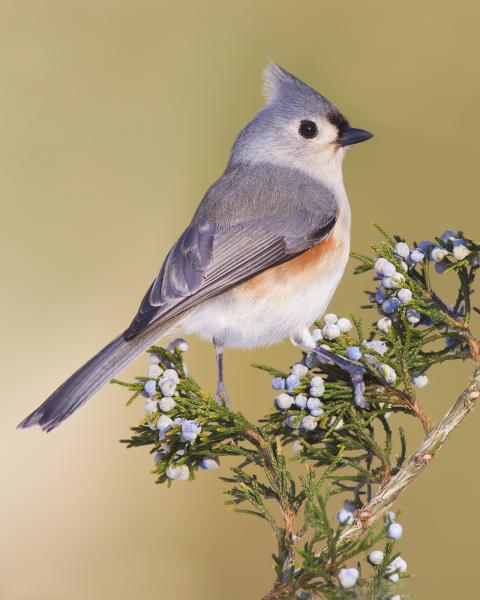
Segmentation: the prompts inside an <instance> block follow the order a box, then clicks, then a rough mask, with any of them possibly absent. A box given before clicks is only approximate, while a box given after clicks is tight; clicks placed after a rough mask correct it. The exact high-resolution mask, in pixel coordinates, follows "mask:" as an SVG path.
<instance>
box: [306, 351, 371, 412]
mask: <svg viewBox="0 0 480 600" xmlns="http://www.w3.org/2000/svg"><path fill="white" fill-rule="evenodd" d="M314 352H315V353H316V355H317V357H318V360H319V361H320V362H327V361H331V362H333V363H334V364H336V365H337V366H339V367H340V368H341V369H343V370H344V371H346V372H347V373H348V374H349V375H350V379H351V380H352V385H353V397H354V400H355V404H356V406H358V407H359V408H368V402H367V401H366V400H365V396H364V392H365V383H364V381H363V377H364V375H365V373H366V372H367V369H366V367H364V366H363V365H358V364H355V363H353V362H351V361H349V360H347V359H346V358H343V357H341V356H337V355H336V354H334V353H333V352H330V351H329V350H325V349H324V348H322V347H319V346H317V347H316V348H315V350H314Z"/></svg>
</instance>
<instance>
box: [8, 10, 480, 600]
mask: <svg viewBox="0 0 480 600" xmlns="http://www.w3.org/2000/svg"><path fill="white" fill-rule="evenodd" d="M479 18H480V7H479V4H478V2H475V1H473V0H456V1H455V2H448V1H446V2H441V3H439V2H437V1H435V0H423V2H418V1H413V0H404V1H403V2H401V3H398V2H394V1H390V0H362V1H357V2H353V1H351V0H350V1H346V0H336V1H335V2H331V1H328V2H327V1H324V0H308V1H307V0H297V1H295V2H292V1H285V2H278V1H276V0H261V1H258V0H243V1H242V2H225V1H224V0H223V1H216V0H209V1H208V2H194V1H190V2H188V1H184V2H166V1H163V0H155V1H148V0H103V1H100V2H99V1H98V0H94V1H92V0H81V1H80V0H58V1H54V0H44V1H42V2H37V1H35V0H30V1H28V0H15V1H7V0H0V199H1V202H2V219H1V222H0V228H1V237H0V244H1V252H0V260H1V263H2V282H3V286H2V287H3V289H2V293H1V294H0V303H1V314H2V326H1V329H2V345H1V352H2V357H1V365H2V370H3V375H2V403H1V413H2V414H1V427H2V434H1V436H0V444H1V450H0V451H1V457H2V458H1V460H0V469H1V473H0V477H1V482H2V491H1V493H0V519H1V521H0V527H1V530H0V598H2V599H3V600H77V599H78V600H84V599H86V598H88V599H89V600H100V599H109V598H116V600H127V599H132V598H134V599H135V600H153V599H159V598H161V599H171V598H175V599H176V600H187V599H199V600H207V599H209V600H212V599H216V598H229V599H230V600H245V599H250V598H251V599H255V598H259V597H260V596H261V595H262V594H263V593H264V592H266V591H267V590H268V589H269V586H270V583H271V581H272V578H273V571H272V563H271V559H270V553H271V552H272V551H273V549H274V546H273V538H272V536H271V534H270V532H269V530H268V529H267V526H266V525H265V526H264V525H263V524H262V523H261V522H257V521H256V520H254V519H250V518H248V517H245V516H243V515H236V514H233V513H231V512H229V510H227V509H225V508H224V507H223V506H222V502H223V497H222V488H223V485H222V484H221V483H220V482H219V481H218V478H217V475H216V474H212V473H205V474H203V475H202V476H201V477H198V479H197V481H196V482H195V483H194V484H175V485H174V486H173V487H172V488H171V489H170V490H168V489H167V488H164V487H157V486H155V485H154V477H153V476H152V475H151V474H150V473H149V471H150V469H151V465H152V463H151V456H150V455H148V453H147V452H146V451H144V450H130V451H126V449H125V447H124V446H122V445H121V444H119V443H118V440H119V439H120V438H122V437H126V436H127V435H128V430H129V426H131V425H133V424H135V423H136V422H137V421H138V419H139V418H140V417H141V414H142V408H141V406H140V404H138V405H133V406H132V407H130V408H125V401H126V399H127V393H126V392H125V391H124V390H122V389H120V388H113V387H109V388H107V389H104V390H103V391H102V392H101V393H99V394H98V395H97V397H96V398H95V399H94V400H93V401H91V402H90V403H89V404H88V405H87V406H86V407H84V408H83V409H82V410H81V411H79V412H78V413H77V414H75V416H74V418H72V419H70V420H69V421H67V422H66V423H65V424H64V425H63V426H62V427H60V428H59V429H58V430H55V431H54V432H53V433H51V434H49V435H45V434H43V433H41V432H40V431H38V430H29V431H16V430H15V426H16V424H17V423H18V422H19V421H20V420H21V419H22V418H23V417H24V416H25V415H26V414H27V413H29V412H30V411H31V410H32V409H33V408H34V407H36V406H37V405H38V404H39V403H40V402H41V401H43V400H44V399H45V397H46V396H47V395H48V394H49V393H50V392H51V391H52V390H53V389H54V388H55V387H56V386H57V385H58V384H60V383H61V382H62V381H63V380H64V379H65V378H66V377H67V376H68V375H70V373H71V372H72V371H73V370H74V369H76V368H77V367H78V366H79V365H80V364H82V363H83V362H84V361H85V360H86V359H87V358H89V357H90V356H91V355H92V354H93V353H94V352H96V351H97V350H98V349H99V348H100V347H101V346H103V344H104V343H105V342H107V341H108V340H109V339H111V337H113V336H114V335H116V334H117V333H118V332H119V331H120V330H122V329H123V328H124V327H125V326H126V325H127V324H128V323H129V322H130V319H131V317H132V316H133V314H134V312H135V311H136V309H137V306H138V303H139V301H140V299H141V297H142V296H143V293H144V291H145V290H146V288H147V286H148V285H149V284H150V282H151V280H152V279H153V277H154V276H155V275H156V272H157V270H158V268H159V265H160V263H161V260H162V258H163V256H164V255H165V253H166V252H167V250H168V249H169V247H170V245H171V244H172V243H173V242H174V241H175V239H176V238H177V236H178V235H179V234H180V233H181V231H182V230H183V228H184V226H185V225H186V224H187V222H188V221H189V219H190V217H191V215H192V212H193V210H194V208H195V207H196V205H197V203H198V202H199V200H200V199H201V197H202V195H203V193H204V192H205V190H206V189H207V187H208V186H209V185H210V183H211V182H213V180H214V179H215V178H216V177H217V176H218V175H219V174H220V173H221V172H222V170H223V168H224V166H225V163H226V160H227V156H228V152H229V149H230V146H231V144H232V142H233V139H234V137H235V135H236V134H237V132H238V131H239V130H240V128H241V127H242V126H243V125H244V124H245V123H246V122H247V121H248V120H249V119H250V118H251V117H252V115H253V114H254V113H255V112H256V111H257V110H259V109H260V108H261V106H262V99H261V94H260V74H261V71H262V68H263V67H264V65H265V63H266V61H267V58H268V57H271V58H273V59H274V60H276V61H277V62H279V64H281V65H282V66H284V67H285V68H287V69H288V70H291V71H292V72H293V73H295V74H296V75H297V76H299V77H300V78H302V79H304V80H305V81H307V82H308V83H309V84H311V85H312V86H314V87H315V88H317V89H318V90H319V91H321V92H322V93H324V94H325V95H326V96H327V97H328V98H330V99H331V100H333V101H334V102H335V103H336V104H337V105H338V106H339V107H340V108H341V110H342V111H344V113H345V114H346V115H347V116H348V117H349V118H350V120H351V123H352V125H353V126H356V127H363V128H366V129H369V130H371V131H373V132H375V135H376V137H375V138H374V140H372V141H371V142H369V143H368V144H365V145H361V146H358V147H354V148H352V150H351V151H350V152H349V154H348V157H347V160H346V163H345V178H346V184H347V190H348V193H349V196H350V200H351V205H352V211H353V244H352V246H353V249H355V250H358V251H361V252H362V251H368V248H369V246H370V244H371V243H372V242H373V241H374V240H375V239H377V235H376V232H375V231H374V230H373V228H372V225H371V223H372V221H374V220H375V221H378V222H381V223H382V224H384V225H385V226H386V227H387V228H388V229H389V230H390V231H393V232H397V231H398V232H401V233H404V234H405V235H407V236H408V237H409V238H410V239H417V240H418V239H424V238H429V237H432V236H433V235H435V234H437V235H438V234H440V233H441V232H442V231H443V230H444V229H446V228H460V229H462V228H464V229H465V231H466V232H467V233H468V234H470V235H471V236H472V237H477V238H478V235H479V229H478V228H479V213H478V206H479V203H478V196H477V185H478V151H477V146H478V137H479V135H480V124H479V120H478V119H477V118H476V116H477V110H478V106H479V96H480V79H479V77H478V72H479V55H480V54H479V51H480V39H479V37H478V22H479ZM353 262H354V261H351V264H350V267H349V271H348V272H347V274H346V276H345V278H344V280H343V282H342V284H341V287H340V289H339V290H338V292H337V294H336V296H335V299H334V302H333V303H332V306H331V309H332V310H334V311H335V312H337V313H339V314H345V313H346V312H347V311H349V310H351V309H356V308H357V307H358V306H359V305H360V304H361V303H362V302H363V300H364V298H363V296H362V290H363V289H364V288H365V287H367V283H368V279H366V278H353V277H352V272H351V271H352V267H353ZM368 316H369V315H367V317H368ZM189 341H190V344H191V350H190V352H189V354H188V355H187V360H188V363H189V365H190V368H191V371H192V372H193V374H194V376H195V377H196V378H197V379H198V380H200V381H201V382H202V383H203V384H204V386H205V387H206V388H207V389H210V390H213V389H214V384H215V373H214V360H213V353H212V350H211V348H210V346H209V345H207V344H204V343H202V342H200V341H198V340H196V339H191V340H189ZM297 357H298V351H297V350H295V349H294V348H293V347H292V346H291V345H290V344H289V343H288V342H285V343H284V344H282V345H279V346H275V347H272V348H271V349H261V350H257V351H248V352H247V351H227V356H226V369H227V373H226V376H227V383H228V386H229V389H230V394H231V396H232V399H233V403H234V405H235V406H236V407H237V408H239V409H241V410H243V411H245V413H246V414H247V415H248V416H249V417H251V418H256V417H259V416H260V415H262V414H263V413H264V412H265V411H266V410H267V409H268V408H269V407H270V406H271V402H272V398H273V394H272V392H271V390H270V381H269V378H268V377H267V376H266V375H265V374H263V373H261V372H257V371H255V370H254V369H252V368H251V367H250V364H251V363H252V362H255V361H262V362H268V363H270V364H273V365H275V366H278V367H287V366H289V365H290V364H291V363H292V362H294V361H295V360H296V359H297ZM145 366H146V360H145V359H144V358H143V359H141V360H139V361H138V362H137V363H136V364H135V365H134V366H132V367H131V368H129V369H128V370H127V371H126V372H124V378H128V377H133V376H134V375H135V374H141V373H143V371H144V369H145ZM468 370H469V369H468V367H467V366H462V365H460V366H458V365H456V366H451V367H448V368H445V369H444V370H442V371H441V372H437V373H435V372H433V373H432V377H431V379H432V383H431V385H430V386H429V388H428V389H427V390H425V392H424V393H423V392H422V397H423V399H424V402H425V406H426V408H427V411H430V412H431V413H432V414H433V415H434V416H435V417H439V416H440V415H441V414H442V411H445V409H446V408H447V406H448V405H449V403H451V402H452V400H453V398H454V397H456V395H457V394H458V393H459V391H460V390H461V389H462V387H463V385H464V383H465V381H466V378H467V376H468ZM479 427H480V421H479V418H478V414H474V415H473V416H472V417H471V418H470V419H468V420H467V422H466V423H465V424H464V425H463V426H462V427H461V430H460V431H458V432H456V434H455V435H454V436H453V438H452V439H451V441H450V442H449V444H448V447H447V448H446V449H445V450H444V451H443V452H442V453H441V454H440V456H439V457H438V458H437V459H436V460H435V461H434V462H433V464H432V465H431V466H430V467H429V468H428V470H427V472H426V473H425V474H423V475H422V476H421V478H419V479H418V481H417V482H416V483H415V485H414V486H412V487H411V488H410V489H409V490H408V491H407V492H406V493H405V495H404V496H403V497H402V498H401V501H400V503H399V506H401V508H402V509H403V512H402V517H401V522H402V523H403V525H404V527H405V536H404V539H403V540H402V541H401V543H400V544H399V549H401V551H402V554H403V555H404V556H405V558H406V559H407V561H408V563H409V565H410V569H411V571H412V572H413V573H415V577H414V578H413V579H411V580H410V581H408V582H407V584H406V585H405V586H404V588H403V589H404V591H405V593H407V592H408V593H410V594H411V596H412V597H413V598H427V597H428V598H436V600H440V599H447V598H451V597H452V595H453V594H455V593H457V594H458V592H459V586H461V587H462V589H463V591H464V594H463V595H464V597H474V596H475V591H474V590H475V589H477V587H476V586H477V582H478V575H477V573H478V552H477V546H478V537H479V535H480V524H479V521H478V519H476V518H475V519H469V515H472V514H475V513H474V512H473V511H474V510H476V507H477V506H478V504H479V502H480V484H479V483H478V477H476V468H477V455H478V439H479V436H478V430H479ZM409 433H410V435H411V440H412V442H414V441H415V440H418V439H419V438H420V434H421V432H420V430H419V427H418V425H417V424H416V423H413V422H412V423H410V424H409ZM223 472H224V473H226V472H227V469H226V468H225V467H224V471H223ZM459 582H461V583H459Z"/></svg>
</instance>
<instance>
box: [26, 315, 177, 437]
mask: <svg viewBox="0 0 480 600" xmlns="http://www.w3.org/2000/svg"><path fill="white" fill-rule="evenodd" d="M171 327H172V323H171V322H167V323H164V324H162V325H157V326H156V327H153V328H150V329H149V330H147V331H143V332H141V333H139V334H138V335H137V336H136V337H134V338H133V339H131V340H128V341H127V340H125V339H124V337H123V334H122V335H119V336H118V337H116V338H115V339H114V340H112V341H111V342H110V343H109V344H107V345H106V346H105V348H103V350H100V352H99V353H98V354H96V355H95V356H94V357H93V358H91V359H90V360H89V361H88V362H87V363H86V364H84V365H83V367H80V369H78V371H75V373H74V374H73V375H71V376H70V377H69V378H68V379H67V380H66V381H65V382H64V383H62V385H61V386H60V387H59V388H57V389H56V390H55V391H54V392H53V394H52V395H51V396H49V397H48V398H47V399H46V400H45V402H44V403H43V404H41V405H40V406H39V407H38V408H37V409H36V410H34V411H33V413H32V414H31V415H29V416H28V417H27V418H26V419H24V420H23V421H22V422H21V423H20V424H19V425H18V428H19V429H25V428H26V427H32V426H34V425H38V426H39V427H41V428H42V429H43V430H44V431H51V430H52V429H54V428H55V427H57V426H58V425H60V423H62V421H65V419H67V418H68V417H69V416H70V415H72V414H73V413H74V412H75V411H76V410H77V409H79V408H80V407H81V406H82V405H83V404H85V402H87V400H89V399H90V398H91V397H92V396H93V395H94V394H95V392H97V391H98V390H99V389H100V388H101V387H102V386H104V385H105V384H106V383H107V382H108V381H110V380H111V379H112V377H114V376H115V375H116V373H118V372H119V371H121V370H122V369H123V367H125V366H126V365H128V364H129V363H130V362H132V360H134V359H135V358H136V357H137V356H139V355H140V354H141V353H142V352H143V351H144V350H146V349H147V348H148V347H149V346H151V345H152V344H153V343H154V342H156V341H157V340H158V339H160V338H161V337H162V336H163V335H165V334H166V333H167V332H168V330H169V329H171Z"/></svg>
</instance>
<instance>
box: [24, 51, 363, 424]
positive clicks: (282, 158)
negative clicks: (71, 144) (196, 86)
mask: <svg viewBox="0 0 480 600" xmlns="http://www.w3.org/2000/svg"><path fill="white" fill-rule="evenodd" d="M264 76H265V85H264V90H265V97H266V106H265V107H264V108H263V110H261V111H260V112H259V113H258V114H257V115H256V116H255V117H254V118H253V119H252V121H250V123H248V124H247V126H246V127H245V128H244V129H243V130H242V131H241V132H240V135H239V136H238V138H237V140H236V141H235V144H234V145H233V148H232V151H231V155H230V160H229V161H228V164H227V167H226V169H225V172H224V173H223V175H222V176H221V177H220V178H219V179H218V180H217V181H216V182H215V183H214V184H213V185H212V186H211V188H210V189H209V190H208V191H207V193H206V195H205V197H204V198H203V200H202V202H201V203H200V205H199V207H198V209H197V211H196V213H195V214H194V216H193V219H192V221H191V223H190V225H189V226H188V227H187V228H186V230H185V231H184V232H183V234H182V235H181V236H180V238H179V239H178V241H177V242H176V243H175V244H174V245H173V247H172V249H171V250H170V252H169V253H168V255H167V257H166V259H165V261H164V263H163V265H162V267H161V269H160V273H159V274H158V276H157V278H156V279H155V281H154V282H153V283H152V285H151V286H150V288H149V289H148V291H147V293H146V295H145V297H144V298H143V300H142V303H141V305H140V308H139V310H138V313H137V315H136V316H135V318H134V319H133V321H132V323H131V325H130V326H129V327H128V328H127V329H126V330H125V331H124V332H123V333H122V334H120V335H119V336H118V337H116V338H115V339H114V340H113V341H111V342H110V343H109V344H108V345H107V346H106V347H105V348H103V350H100V352H99V353H98V354H96V355H95V356H94V357H93V358H92V359H90V360H89V361H88V362H87V363H86V364H85V365H84V366H83V367H81V368H80V369H79V370H78V371H76V372H75V373H74V374H73V375H72V376H71V377H69V379H67V380H66V381H65V382H64V383H63V384H62V385H61V386H60V387H59V388H58V389H57V390H56V391H55V392H53V394H52V395H51V396H50V397H49V398H48V399H47V400H46V401H45V402H44V403H43V404H42V405H41V406H39V407H38V408H37V409H36V410H35V411H34V412H33V413H32V414H31V415H30V416H28V417H27V418H26V419H25V420H24V421H22V422H21V423H20V425H19V427H22V428H23V427H30V426H32V425H39V426H40V427H41V428H42V429H43V430H45V431H50V430H51V429H53V428H55V427H57V425H59V424H60V423H61V422H62V421H63V420H65V419H66V418H67V417H69V416H70V415H71V414H72V413H73V412H74V411H76V410H77V409H78V408H79V407H80V406H82V404H84V403H85V402H86V401H87V400H88V399H89V398H90V397H91V396H92V395H93V394H94V393H95V392H96V391H97V390H98V389H100V388H101V387H102V386H103V385H104V384H105V383H107V382H108V381H109V380H110V379H111V378H112V377H113V376H114V375H115V374H116V373H117V372H118V371H120V370H121V369H122V368H123V367H125V366H126V365H127V364H129V363H130V362H131V361H133V360H134V359H135V358H136V357H137V356H138V355H139V354H141V353H142V352H143V351H144V350H145V349H146V348H148V347H149V346H150V345H152V344H153V343H154V342H156V341H157V340H158V339H160V338H162V337H165V336H166V335H168V334H171V333H173V332H177V331H182V332H183V333H187V334H188V333H196V334H198V335H200V336H201V337H203V338H206V339H208V340H212V341H213V344H214V347H215V353H216V357H217V369H218V389H217V398H219V399H221V398H224V399H226V392H225V388H224V383H223V358H222V352H223V348H224V347H226V346H227V347H234V348H253V347H255V346H264V345H268V344H272V343H274V342H278V341H280V340H282V339H284V338H286V337H290V338H291V339H292V341H293V342H294V343H296V344H298V345H302V346H304V347H307V348H310V349H313V350H314V351H315V352H316V353H317V355H318V356H319V358H320V359H321V360H335V361H336V362H339V361H340V363H341V366H342V367H343V368H345V369H346V370H347V371H348V372H349V373H350V375H351V376H352V381H353V384H354V390H355V397H356V401H357V404H360V405H361V404H362V401H363V396H362V389H363V387H362V386H363V378H362V372H361V367H358V366H357V365H355V364H353V363H350V362H349V361H347V360H342V359H339V358H338V357H334V356H333V355H330V354H329V353H328V352H327V351H326V350H325V349H323V348H321V347H320V346H316V344H315V342H314V340H313V338H312V336H311V335H310V332H309V327H310V326H311V324H312V323H313V322H314V321H315V320H316V319H318V318H319V317H321V316H322V315H323V313H324V312H325V310H326V308H327V306H328V303H329V301H330V299H331V297H332V295H333V293H334V291H335V289H336V287H337V285H338V283H339V282H340V279H341V277H342V275H343V271H344V269H345V265H346V263H347V259H348V254H349V245H350V220H351V219H350V207H349V204H348V199H347V195H346V193H345V188H344V185H343V177H342V162H343V158H344V156H345V150H346V147H347V146H350V145H352V144H357V143H359V142H363V141H365V140H368V139H369V138H371V137H372V134H371V133H369V132H368V131H364V130H362V129H353V128H351V127H350V126H349V123H348V121H347V119H346V118H345V117H344V116H343V115H342V113H340V111H339V110H338V109H337V108H336V107H335V106H334V105H333V104H332V103H331V102H329V101H328V100H327V99H326V98H324V97H323V96H322V95H320V94H319V93H318V92H316V91H315V90H313V89H312V88H311V87H309V86H308V85H306V84H305V83H303V82H302V81H300V80H299V79H297V78H296V77H294V76H293V75H291V74H290V73H288V72H287V71H285V70H284V69H282V68H281V67H279V66H278V65H276V64H273V63H271V64H269V65H268V66H267V68H266V70H265V73H264Z"/></svg>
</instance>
